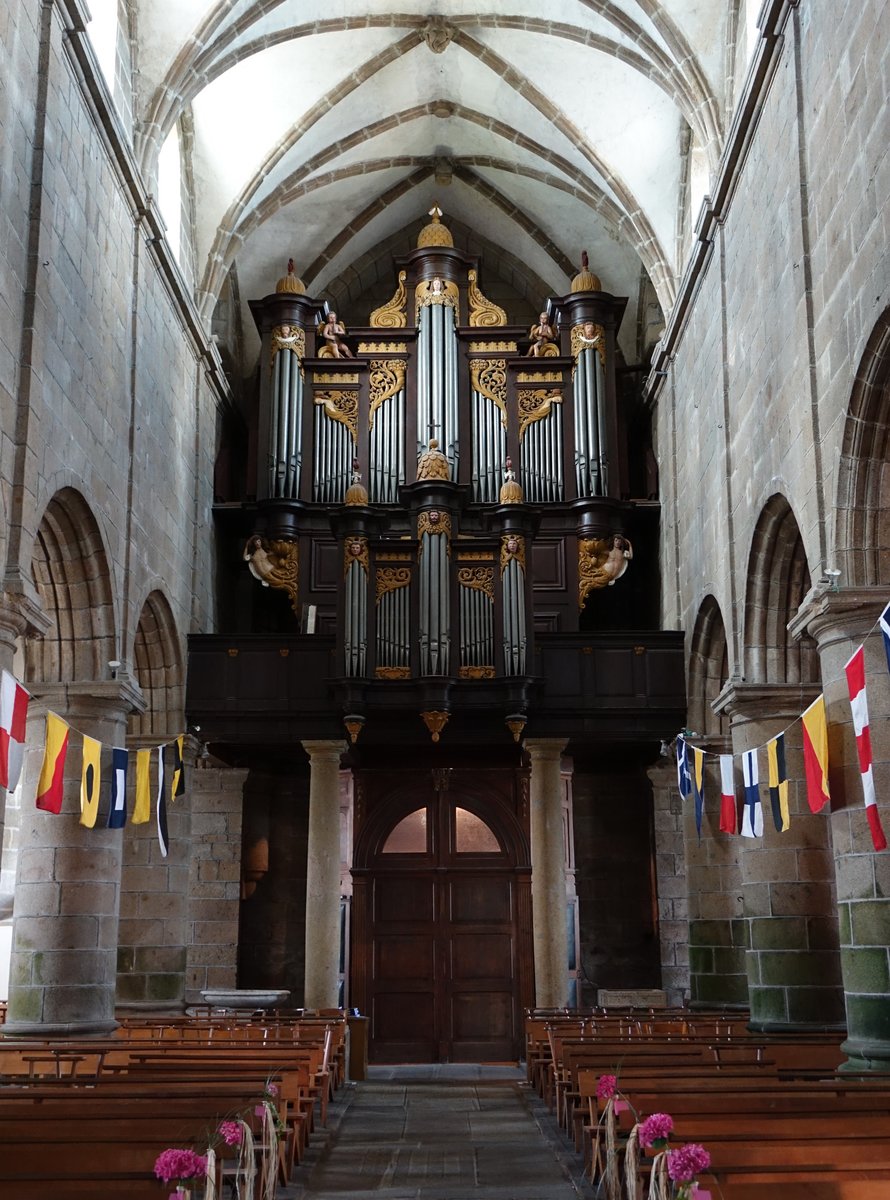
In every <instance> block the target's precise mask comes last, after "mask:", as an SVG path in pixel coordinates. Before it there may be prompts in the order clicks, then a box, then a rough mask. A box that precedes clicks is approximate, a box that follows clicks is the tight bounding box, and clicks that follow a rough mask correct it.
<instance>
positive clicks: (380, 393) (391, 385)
mask: <svg viewBox="0 0 890 1200" xmlns="http://www.w3.org/2000/svg"><path fill="white" fill-rule="evenodd" d="M402 274H403V275H404V271H403V272H402ZM368 384H369V388H370V396H371V404H370V413H369V415H368V428H369V429H373V428H374V414H375V413H376V412H377V409H378V408H379V407H380V405H381V404H383V402H384V401H385V400H388V399H389V398H390V396H394V395H395V394H396V392H400V391H401V390H402V388H403V387H404V386H405V364H404V362H403V361H402V359H400V358H372V359H371V371H370V374H369V376H368Z"/></svg>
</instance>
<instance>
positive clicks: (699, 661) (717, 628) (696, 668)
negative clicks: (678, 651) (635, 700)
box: [689, 595, 729, 738]
mask: <svg viewBox="0 0 890 1200" xmlns="http://www.w3.org/2000/svg"><path fill="white" fill-rule="evenodd" d="M728 678H729V645H728V643H727V640H726V626H725V625H724V623H723V613H722V612H721V611H720V605H719V604H718V603H717V601H716V599H715V598H714V597H713V596H710V595H709V596H705V598H704V600H703V601H702V603H701V607H700V608H699V610H698V616H697V617H696V619H695V627H694V628H693V631H692V650H691V653H690V655H689V723H690V725H691V727H692V728H693V729H694V730H696V732H697V733H700V734H702V735H703V736H704V737H707V738H717V737H728V736H729V718H728V716H727V714H726V713H725V712H722V713H716V712H714V709H713V708H712V707H711V706H712V704H713V703H714V701H715V700H716V699H717V696H718V695H719V694H720V690H721V688H722V687H723V685H724V684H725V683H726V681H727V679H728Z"/></svg>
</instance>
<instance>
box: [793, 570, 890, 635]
mask: <svg viewBox="0 0 890 1200" xmlns="http://www.w3.org/2000/svg"><path fill="white" fill-rule="evenodd" d="M886 605H887V589H886V587H859V588H852V587H850V588H839V589H838V590H837V591H834V590H833V588H831V587H830V586H829V585H828V584H824V583H821V584H820V583H817V584H816V585H815V587H812V588H810V591H809V592H808V593H807V595H806V597H805V598H804V602H803V604H802V605H801V606H800V608H799V609H798V610H797V612H796V613H795V614H794V616H793V618H792V619H791V620H790V621H789V622H788V631H789V633H790V634H791V636H792V637H794V638H800V637H802V636H803V635H804V634H805V633H808V634H809V635H810V637H812V638H814V639H815V641H816V644H817V646H818V647H819V650H820V651H822V650H825V649H827V648H828V647H829V646H833V645H834V644H835V643H837V642H848V641H861V640H862V638H864V637H865V636H866V635H867V634H868V633H869V632H870V631H871V629H872V627H873V625H874V623H875V622H876V621H877V619H878V617H879V616H880V615H881V612H882V611H883V610H884V608H885V607H886Z"/></svg>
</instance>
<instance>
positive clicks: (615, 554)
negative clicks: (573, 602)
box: [578, 533, 633, 608]
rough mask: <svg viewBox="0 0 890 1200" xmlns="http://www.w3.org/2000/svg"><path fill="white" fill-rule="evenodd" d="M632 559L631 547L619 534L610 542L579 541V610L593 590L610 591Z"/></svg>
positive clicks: (607, 540)
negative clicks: (607, 588) (608, 588)
mask: <svg viewBox="0 0 890 1200" xmlns="http://www.w3.org/2000/svg"><path fill="white" fill-rule="evenodd" d="M632 558H633V547H632V546H631V544H630V542H629V541H628V540H627V538H626V537H622V536H621V534H620V533H616V534H614V535H613V536H612V537H610V538H579V540H578V607H579V608H583V607H584V602H585V600H586V599H587V597H588V596H589V595H590V593H591V592H592V591H593V590H594V589H595V588H604V587H611V586H612V584H613V583H614V582H615V580H616V579H620V578H621V576H622V575H623V574H624V572H625V571H626V570H627V567H628V563H629V562H630V560H631V559H632Z"/></svg>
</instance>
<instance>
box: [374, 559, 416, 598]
mask: <svg viewBox="0 0 890 1200" xmlns="http://www.w3.org/2000/svg"><path fill="white" fill-rule="evenodd" d="M410 582H411V568H410V567H378V568H377V603H378V604H379V603H380V601H381V599H382V597H384V596H385V595H386V593H387V592H397V591H398V590H399V588H403V587H407V586H408V584H409V583H410Z"/></svg>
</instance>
